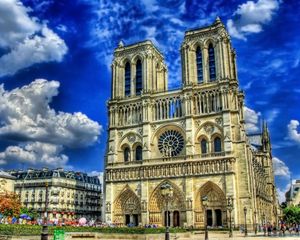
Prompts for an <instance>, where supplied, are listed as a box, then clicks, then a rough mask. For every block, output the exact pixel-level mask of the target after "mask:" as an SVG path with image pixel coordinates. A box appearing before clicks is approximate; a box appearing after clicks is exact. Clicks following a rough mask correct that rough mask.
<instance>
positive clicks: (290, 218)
mask: <svg viewBox="0 0 300 240" xmlns="http://www.w3.org/2000/svg"><path fill="white" fill-rule="evenodd" d="M283 214H284V219H285V221H286V222H287V223H299V222H300V207H299V206H289V207H286V208H285V209H284V210H283Z"/></svg>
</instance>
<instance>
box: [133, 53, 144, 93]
mask: <svg viewBox="0 0 300 240" xmlns="http://www.w3.org/2000/svg"><path fill="white" fill-rule="evenodd" d="M142 75H143V72H142V62H141V60H140V59H138V60H137V62H136V85H135V94H136V95H140V94H141V92H142V89H143V80H142Z"/></svg>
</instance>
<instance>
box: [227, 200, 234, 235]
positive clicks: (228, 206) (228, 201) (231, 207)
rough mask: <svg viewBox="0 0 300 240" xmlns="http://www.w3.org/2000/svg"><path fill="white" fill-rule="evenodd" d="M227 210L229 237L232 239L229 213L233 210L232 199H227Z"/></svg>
mask: <svg viewBox="0 0 300 240" xmlns="http://www.w3.org/2000/svg"><path fill="white" fill-rule="evenodd" d="M227 209H228V211H229V237H230V238H232V225H231V212H232V210H233V199H232V197H228V198H227Z"/></svg>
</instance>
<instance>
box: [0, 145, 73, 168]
mask: <svg viewBox="0 0 300 240" xmlns="http://www.w3.org/2000/svg"><path fill="white" fill-rule="evenodd" d="M62 150H63V147H62V146H61V145H54V144H49V143H40V142H32V143H28V144H26V145H20V146H9V147H7V148H6V149H5V151H4V152H1V153H0V162H1V161H2V162H3V164H6V163H12V162H20V163H26V164H29V165H39V166H52V167H58V166H61V167H62V166H65V164H66V163H67V161H68V157H67V156H66V155H64V154H61V152H62Z"/></svg>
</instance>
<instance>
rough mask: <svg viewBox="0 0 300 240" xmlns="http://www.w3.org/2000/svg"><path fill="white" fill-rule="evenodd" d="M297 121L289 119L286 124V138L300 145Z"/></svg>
mask: <svg viewBox="0 0 300 240" xmlns="http://www.w3.org/2000/svg"><path fill="white" fill-rule="evenodd" d="M299 124H300V123H299V121H298V120H291V121H290V123H289V124H288V126H287V128H288V139H290V140H292V141H294V142H296V143H297V144H299V145H300V133H299V130H298V129H297V128H298V127H299Z"/></svg>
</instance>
